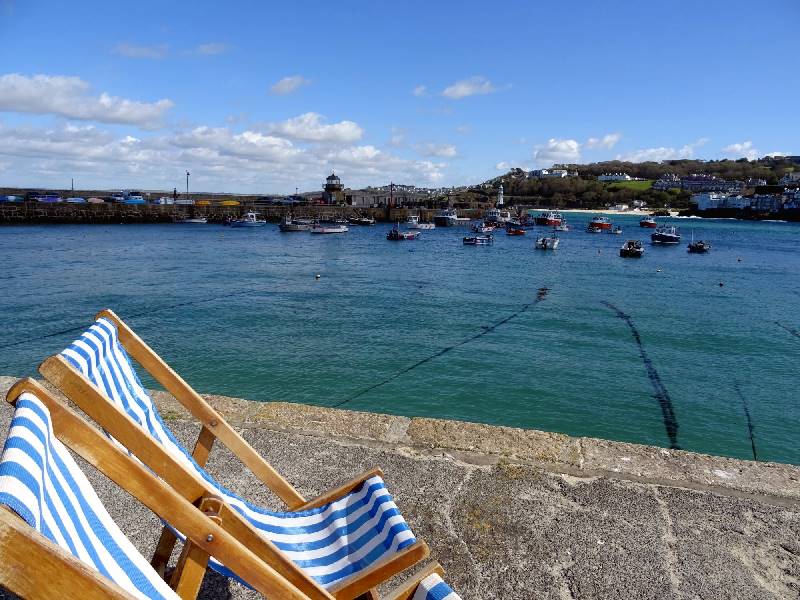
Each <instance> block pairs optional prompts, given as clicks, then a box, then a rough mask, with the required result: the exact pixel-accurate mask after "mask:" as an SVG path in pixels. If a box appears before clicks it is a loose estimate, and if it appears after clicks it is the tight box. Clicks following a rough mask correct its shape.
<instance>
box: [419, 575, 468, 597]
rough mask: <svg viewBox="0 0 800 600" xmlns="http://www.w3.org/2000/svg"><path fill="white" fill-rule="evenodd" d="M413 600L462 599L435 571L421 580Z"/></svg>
mask: <svg viewBox="0 0 800 600" xmlns="http://www.w3.org/2000/svg"><path fill="white" fill-rule="evenodd" d="M411 600H461V597H460V596H459V595H458V594H456V593H455V592H454V591H453V590H452V588H451V587H450V586H449V585H447V584H446V583H445V582H444V580H443V579H442V578H441V577H440V576H439V575H438V574H437V573H433V574H431V575H428V576H427V577H426V578H425V579H423V580H422V581H420V582H419V586H418V587H417V591H416V592H414V595H413V596H412V597H411Z"/></svg>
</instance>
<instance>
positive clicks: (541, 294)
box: [331, 287, 550, 408]
mask: <svg viewBox="0 0 800 600" xmlns="http://www.w3.org/2000/svg"><path fill="white" fill-rule="evenodd" d="M549 291H550V288H546V287H542V288H539V289H538V290H537V291H536V299H535V300H534V301H533V302H529V303H528V304H523V305H522V308H520V309H519V310H518V311H517V312H515V313H513V314H511V315H509V316H507V317H506V318H505V319H501V320H500V321H498V322H497V323H493V324H492V325H488V326H487V325H483V326H482V328H481V329H482V331H480V332H478V333H476V334H475V335H473V336H472V337H468V338H466V339H464V340H461V341H460V342H458V343H457V344H453V345H452V346H448V347H447V348H442V349H441V350H439V352H437V353H436V354H431V355H430V356H427V357H425V358H423V359H422V360H419V361H417V362H415V363H414V364H413V365H411V366H410V367H406V368H405V369H403V370H402V371H398V372H397V373H395V374H394V375H391V376H390V377H387V378H386V379H384V380H383V381H379V382H378V383H376V384H374V385H371V386H369V387H368V388H364V389H363V390H361V391H360V392H357V393H355V394H353V395H352V396H350V397H349V398H345V399H344V400H342V401H340V402H337V403H336V404H333V405H332V406H331V408H337V407H339V406H342V405H343V404H346V403H348V402H350V401H351V400H355V399H356V398H360V397H361V396H363V395H364V394H366V393H367V392H371V391H372V390H374V389H376V388H379V387H381V386H382V385H386V384H387V383H389V382H390V381H394V380H395V379H397V378H398V377H400V376H401V375H405V374H406V373H408V372H409V371H413V370H414V369H416V368H417V367H419V366H421V365H424V364H425V363H426V362H429V361H431V360H433V359H434V358H438V357H439V356H442V355H443V354H447V353H448V352H450V350H453V349H454V348H458V347H459V346H463V345H464V344H469V343H470V342H474V341H475V340H477V339H478V338H479V337H483V336H484V335H486V334H487V333H489V332H491V331H494V330H495V329H497V328H498V327H500V325H503V324H505V323H508V322H509V321H510V320H511V319H514V318H516V317H518V316H519V315H521V314H522V313H524V312H525V311H526V310H528V309H529V308H530V307H531V306H533V305H535V304H538V303H539V302H541V301H542V300H544V299H545V297H546V296H547V292H549Z"/></svg>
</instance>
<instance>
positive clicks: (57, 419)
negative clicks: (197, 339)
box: [7, 379, 331, 600]
mask: <svg viewBox="0 0 800 600" xmlns="http://www.w3.org/2000/svg"><path fill="white" fill-rule="evenodd" d="M26 391H27V392H31V393H33V394H35V395H36V397H37V398H39V399H40V400H41V401H42V402H43V403H44V404H45V405H46V406H47V408H48V410H49V411H50V415H51V419H52V422H53V430H54V432H55V434H56V437H58V439H59V440H61V442H62V443H64V444H66V445H67V446H69V447H70V448H71V449H72V450H73V451H75V452H76V453H77V454H79V455H80V456H81V457H82V458H84V459H85V460H86V461H87V462H89V463H91V464H92V465H94V466H95V467H96V468H97V469H99V470H100V471H101V472H102V473H103V474H105V475H106V477H108V478H109V479H111V480H112V481H114V482H115V483H116V484H117V485H119V486H120V487H122V488H123V489H124V490H125V491H127V492H128V493H129V494H131V495H132V496H134V497H135V498H136V499H138V500H139V501H140V502H141V503H142V504H144V505H145V506H147V507H148V508H149V509H150V510H152V511H153V512H154V513H156V514H157V515H159V516H160V517H161V518H162V519H164V520H165V521H167V522H168V523H170V524H172V525H173V526H174V527H175V528H176V529H178V530H179V531H181V532H183V534H184V535H186V536H187V539H189V540H191V541H192V542H194V543H195V544H196V545H197V546H199V547H200V548H202V549H203V550H204V551H205V552H207V553H208V554H210V555H211V556H214V557H215V558H216V559H217V560H219V561H220V562H222V563H223V564H225V565H226V566H227V567H229V568H230V569H232V570H233V571H235V572H236V573H237V574H238V575H239V576H240V577H242V578H243V579H244V580H245V581H247V582H248V583H249V584H250V585H251V586H253V587H254V588H255V589H256V590H258V591H259V593H261V594H262V595H264V596H266V597H268V598H270V599H273V598H275V599H281V600H283V599H286V600H289V599H292V600H308V599H309V598H310V596H308V595H306V594H304V593H303V592H301V591H300V590H298V589H297V587H295V586H294V585H292V584H291V583H289V582H288V581H287V580H286V579H285V578H284V577H282V576H280V575H279V574H278V573H277V572H276V570H275V569H273V568H272V567H271V566H270V565H269V564H267V563H266V562H265V561H264V560H262V559H261V558H259V557H258V556H256V555H255V554H253V552H251V551H250V550H249V549H248V548H247V547H246V546H245V545H244V544H243V543H241V542H240V541H239V540H237V539H236V538H235V537H234V536H233V535H231V534H230V533H228V531H226V530H225V529H224V528H223V527H222V526H221V525H219V524H217V523H214V522H213V521H211V520H210V519H209V518H208V517H207V516H206V515H204V514H203V513H202V512H201V511H200V510H198V509H197V507H195V506H194V505H192V504H191V503H190V502H188V501H187V500H186V499H185V498H182V497H181V496H180V495H179V494H178V493H176V492H175V491H174V490H173V489H172V488H170V487H168V486H167V485H165V484H164V482H162V481H161V480H159V479H158V478H156V477H155V476H154V475H153V474H152V473H151V472H150V471H149V470H148V469H147V468H146V467H144V466H143V465H142V464H141V463H139V462H138V461H136V460H135V459H133V458H132V457H131V456H129V455H128V454H127V453H126V452H123V451H122V450H120V449H119V448H118V447H117V446H116V445H114V444H113V443H112V442H111V441H110V440H109V439H108V438H107V437H106V436H104V435H103V434H102V433H100V432H99V431H98V430H97V429H95V428H94V427H93V426H92V425H90V424H89V423H88V422H87V421H86V420H85V419H83V418H82V417H80V416H78V415H77V414H75V413H74V412H72V410H71V409H69V408H68V407H66V406H65V405H63V404H62V403H61V402H60V401H58V400H56V399H55V398H54V397H53V396H52V395H51V394H50V393H49V392H48V391H47V390H46V389H44V388H43V387H42V386H41V385H39V384H38V383H37V382H35V381H34V380H32V379H24V380H21V381H19V382H17V383H16V384H14V385H13V386H12V388H11V389H10V390H9V392H8V396H7V399H8V401H9V402H14V401H16V399H17V398H18V397H19V395H20V394H21V393H23V392H26ZM106 404H107V403H106ZM112 435H114V433H113V432H112ZM144 435H145V434H144V433H142V436H144ZM209 495H212V494H209ZM223 518H224V517H223ZM312 583H313V582H312ZM321 591H322V594H320V595H317V596H315V597H317V598H331V596H330V595H328V594H327V593H326V592H325V591H324V590H321Z"/></svg>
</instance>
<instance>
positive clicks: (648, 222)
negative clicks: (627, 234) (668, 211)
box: [639, 217, 658, 229]
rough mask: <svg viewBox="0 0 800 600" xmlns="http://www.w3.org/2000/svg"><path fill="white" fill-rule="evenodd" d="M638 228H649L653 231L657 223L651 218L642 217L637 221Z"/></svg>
mask: <svg viewBox="0 0 800 600" xmlns="http://www.w3.org/2000/svg"><path fill="white" fill-rule="evenodd" d="M639 227H650V228H652V229H655V228H656V227H658V223H656V220H655V219H654V218H653V217H644V218H643V219H642V220H641V221H639Z"/></svg>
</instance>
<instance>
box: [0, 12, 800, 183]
mask: <svg viewBox="0 0 800 600" xmlns="http://www.w3.org/2000/svg"><path fill="white" fill-rule="evenodd" d="M798 31H800V2H797V0H776V1H774V2H771V3H768V4H765V5H758V6H756V5H754V4H753V3H752V2H744V1H738V0H735V1H727V2H717V1H710V2H688V1H683V0H679V1H674V2H611V1H607V2H599V1H593V2H590V1H585V2H584V1H575V2H569V3H534V2H508V3H487V2H444V1H439V2H436V1H434V2H431V1H428V2H416V1H409V2H402V3H390V2H382V1H374V0H373V1H372V2H342V3H331V2H304V1H295V2H286V3H265V2H255V1H254V2H238V1H235V0H230V1H228V2H222V3H221V2H208V1H196V2H191V3H188V2H187V3H180V2H168V1H163V0H162V1H161V2H150V1H141V0H140V1H138V2H136V3H135V4H132V3H124V4H123V3H113V2H107V1H105V2H95V1H92V0H85V1H82V2H80V3H72V2H51V1H37V0H24V1H23V0H0V35H2V38H3V40H4V41H3V44H2V48H1V49H0V185H24V186H42V187H45V186H66V185H68V184H69V181H70V178H71V177H75V178H76V181H77V185H79V186H87V187H92V186H98V187H106V188H123V187H138V188H148V189H150V188H167V189H171V188H172V187H173V186H178V187H180V185H181V181H182V180H183V173H184V172H185V170H186V169H188V170H190V171H191V172H192V187H193V188H195V189H198V190H205V191H230V192H257V193H273V192H293V191H294V189H295V187H299V188H300V189H301V190H311V189H317V188H319V186H320V185H321V183H322V180H323V179H324V177H325V175H327V174H328V173H329V172H330V171H331V170H336V172H337V174H340V175H341V177H342V178H343V180H344V182H345V184H347V185H351V186H354V187H355V186H363V185H367V184H375V185H380V184H383V183H386V182H388V181H389V180H394V181H395V182H402V183H415V184H417V185H427V186H439V185H448V186H449V185H461V184H466V183H473V182H478V181H482V180H485V179H487V178H489V177H493V176H496V175H498V174H500V173H502V172H503V171H504V170H505V169H506V168H507V167H509V166H521V167H523V168H533V167H547V166H550V165H551V164H553V163H554V162H555V163H559V162H592V161H598V160H608V159H613V158H618V157H619V158H625V159H631V160H646V159H652V160H663V159H669V158H681V157H693V158H721V157H728V158H738V157H742V156H746V157H751V158H752V157H756V156H763V155H766V154H772V153H790V154H800V121H799V120H798V117H797V108H796V107H797V104H798V99H799V98H800V75H798V71H797V62H798V60H797V56H800V46H798Z"/></svg>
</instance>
